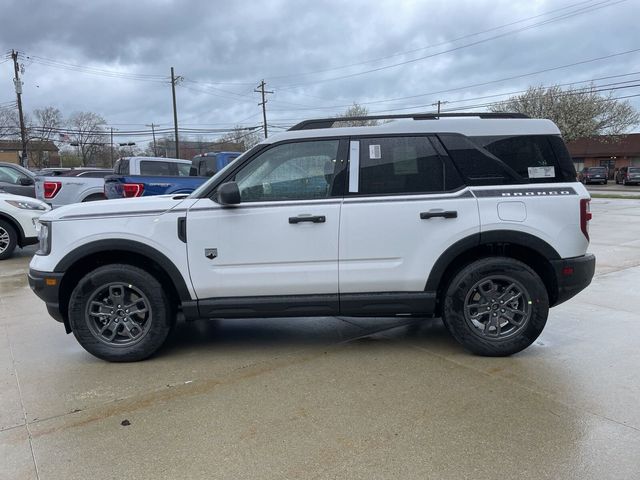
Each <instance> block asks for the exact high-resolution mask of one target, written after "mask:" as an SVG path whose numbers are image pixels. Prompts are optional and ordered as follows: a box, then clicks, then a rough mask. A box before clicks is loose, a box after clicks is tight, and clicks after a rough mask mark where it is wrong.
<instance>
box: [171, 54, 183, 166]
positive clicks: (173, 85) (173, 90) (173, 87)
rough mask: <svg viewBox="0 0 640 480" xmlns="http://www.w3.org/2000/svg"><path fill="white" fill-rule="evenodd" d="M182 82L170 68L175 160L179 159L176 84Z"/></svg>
mask: <svg viewBox="0 0 640 480" xmlns="http://www.w3.org/2000/svg"><path fill="white" fill-rule="evenodd" d="M180 80H182V77H176V76H175V75H174V74H173V67H171V94H172V95H173V130H174V133H175V139H176V158H180V147H179V144H178V112H177V110H176V83H177V82H179V81H180Z"/></svg>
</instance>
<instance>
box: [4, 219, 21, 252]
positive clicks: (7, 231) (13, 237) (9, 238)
mask: <svg viewBox="0 0 640 480" xmlns="http://www.w3.org/2000/svg"><path fill="white" fill-rule="evenodd" d="M17 243H18V233H17V232H16V229H15V228H13V226H12V225H11V224H10V223H7V222H5V221H4V220H0V260H4V259H5V258H9V257H10V256H11V254H12V253H13V251H14V250H15V248H16V244H17Z"/></svg>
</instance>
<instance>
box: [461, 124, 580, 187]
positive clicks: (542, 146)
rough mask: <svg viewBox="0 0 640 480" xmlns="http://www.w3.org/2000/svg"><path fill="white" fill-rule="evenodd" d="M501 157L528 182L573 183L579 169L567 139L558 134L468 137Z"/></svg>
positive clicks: (497, 156)
mask: <svg viewBox="0 0 640 480" xmlns="http://www.w3.org/2000/svg"><path fill="white" fill-rule="evenodd" d="M469 138H470V140H471V141H472V142H473V143H475V144H476V145H477V146H478V147H481V148H483V149H485V150H487V151H488V152H489V153H491V154H492V155H494V156H495V157H496V158H498V159H500V160H501V161H502V162H503V163H504V164H505V165H507V166H508V167H510V168H511V169H513V170H514V171H515V172H516V173H517V175H518V176H519V177H520V178H521V179H522V180H523V181H525V182H527V183H553V182H573V181H575V177H576V171H575V167H574V166H573V161H572V160H571V157H570V155H569V153H568V151H567V148H566V146H565V145H564V142H563V141H562V139H561V138H560V137H559V136H556V135H518V136H486V137H469Z"/></svg>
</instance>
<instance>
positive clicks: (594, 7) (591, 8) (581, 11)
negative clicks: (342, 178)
mask: <svg viewBox="0 0 640 480" xmlns="http://www.w3.org/2000/svg"><path fill="white" fill-rule="evenodd" d="M625 1H627V0H618V1H616V2H613V3H610V2H609V1H608V0H607V1H605V2H600V3H597V4H594V5H591V6H588V7H584V8H582V9H579V10H576V11H574V12H571V13H568V14H563V15H560V16H558V17H552V18H550V19H547V20H545V21H543V22H538V23H534V24H532V25H528V26H526V27H521V28H518V29H515V30H511V31H508V32H505V33H501V34H499V35H494V36H492V37H488V38H485V39H482V40H478V41H475V42H472V43H467V44H464V45H459V46H457V47H454V48H450V49H448V50H443V51H441V52H436V53H432V54H429V55H425V56H422V57H418V58H414V59H411V60H405V61H403V62H398V63H394V64H391V65H385V66H382V67H378V68H372V69H369V70H363V71H361V72H356V73H351V74H348V75H341V76H338V77H331V78H325V79H318V80H312V81H308V82H302V83H298V84H291V85H282V86H279V87H278V88H279V89H281V90H283V89H290V88H295V87H298V86H304V85H313V84H318V83H326V82H332V81H335V80H344V79H347V78H353V77H357V76H361V75H366V74H369V73H374V72H379V71H382V70H387V69H389V68H395V67H399V66H402V65H407V64H410V63H415V62H419V61H422V60H426V59H428V58H433V57H437V56H440V55H444V54H447V53H451V52H455V51H458V50H462V49H464V48H469V47H473V46H476V45H479V44H482V43H486V42H489V41H492V40H496V39H498V38H503V37H506V36H508V35H513V34H515V33H519V32H523V31H526V30H530V29H532V28H537V27H540V26H543V25H547V24H549V23H553V22H556V21H558V20H565V19H567V18H571V17H574V16H577V15H582V14H584V13H590V12H593V11H595V10H600V9H602V8H606V7H609V6H613V5H617V4H619V3H623V2H625ZM603 3H604V5H602V4H603Z"/></svg>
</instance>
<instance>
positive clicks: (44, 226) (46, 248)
mask: <svg viewBox="0 0 640 480" xmlns="http://www.w3.org/2000/svg"><path fill="white" fill-rule="evenodd" d="M38 241H39V246H38V250H37V251H36V255H49V254H50V253H51V222H40V230H38Z"/></svg>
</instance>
